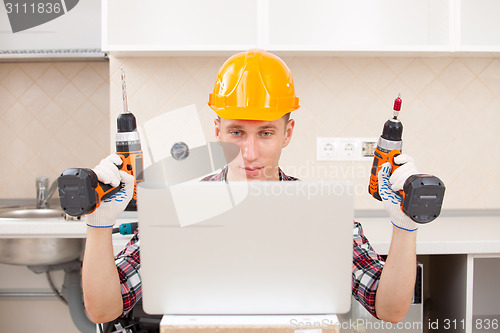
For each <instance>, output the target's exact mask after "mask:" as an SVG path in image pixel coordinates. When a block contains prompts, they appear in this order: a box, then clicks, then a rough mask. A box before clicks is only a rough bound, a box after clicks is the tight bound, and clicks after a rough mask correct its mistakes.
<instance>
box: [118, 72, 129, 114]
mask: <svg viewBox="0 0 500 333" xmlns="http://www.w3.org/2000/svg"><path fill="white" fill-rule="evenodd" d="M120 70H121V71H122V75H121V78H122V97H123V113H130V111H129V110H128V103H127V85H126V84H125V71H124V70H123V67H121V68H120Z"/></svg>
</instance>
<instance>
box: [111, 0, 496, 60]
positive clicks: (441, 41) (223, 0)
mask: <svg viewBox="0 0 500 333" xmlns="http://www.w3.org/2000/svg"><path fill="white" fill-rule="evenodd" d="M499 14H500V1H497V0H378V1H373V0H351V1H345V0H307V1H306V0H212V1H205V0H183V1H179V0H177V1H173V0H145V1H138V0H103V28H102V31H103V37H102V42H103V45H102V49H103V51H105V52H108V53H111V54H113V55H118V56H119V55H128V56H151V55H199V54H200V52H203V55H207V54H218V53H219V54H220V53H222V54H225V53H227V54H231V53H233V52H234V51H237V50H245V49H249V48H254V47H259V48H264V49H267V50H270V51H278V52H279V51H282V52H291V53H299V52H307V53H308V54H314V53H317V54H336V53H339V52H343V53H345V52H354V53H356V54H357V55H371V54H373V53H375V54H387V53H389V54H397V53H399V54H423V55H428V54H429V52H434V53H441V54H450V53H454V52H500V20H498V19H497V17H498V16H499Z"/></svg>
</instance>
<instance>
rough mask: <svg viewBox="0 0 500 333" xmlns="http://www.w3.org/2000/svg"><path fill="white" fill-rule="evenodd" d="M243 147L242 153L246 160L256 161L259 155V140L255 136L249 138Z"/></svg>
mask: <svg viewBox="0 0 500 333" xmlns="http://www.w3.org/2000/svg"><path fill="white" fill-rule="evenodd" d="M242 148H243V149H242V155H243V159H244V160H247V161H254V160H256V159H257V157H258V156H259V154H258V147H257V142H256V140H255V138H253V137H249V138H247V139H246V140H245V143H244V144H243V147H242Z"/></svg>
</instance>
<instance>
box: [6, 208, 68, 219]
mask: <svg viewBox="0 0 500 333" xmlns="http://www.w3.org/2000/svg"><path fill="white" fill-rule="evenodd" d="M63 216H64V212H63V211H62V210H61V209H49V208H47V209H36V208H9V209H2V210H0V218H3V219H46V218H62V217H63Z"/></svg>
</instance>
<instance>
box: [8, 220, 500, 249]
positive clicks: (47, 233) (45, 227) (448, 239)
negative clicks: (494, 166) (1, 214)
mask: <svg viewBox="0 0 500 333" xmlns="http://www.w3.org/2000/svg"><path fill="white" fill-rule="evenodd" d="M366 215H367V214H356V216H359V217H356V220H357V221H359V222H361V223H362V226H363V229H364V232H365V235H366V237H367V238H368V239H369V241H370V243H371V244H372V246H373V248H374V249H375V250H376V251H377V252H378V253H379V254H387V252H388V250H389V244H390V240H391V234H392V224H391V223H389V221H388V218H387V217H383V214H380V213H377V214H372V215H377V216H375V217H374V216H366ZM459 215H460V216H459ZM134 221H137V212H124V213H123V214H122V215H121V216H120V218H119V219H118V222H117V225H119V224H121V223H125V222H134ZM85 235H86V225H85V220H84V218H83V219H82V220H81V221H65V220H62V219H40V220H34V219H33V220H15V221H13V220H8V219H0V238H34V237H46V238H48V237H50V238H54V237H55V238H85ZM123 237H128V238H129V237H130V236H123ZM467 253H500V214H498V212H496V211H495V212H489V213H484V212H482V211H471V212H469V213H467V212H465V213H464V212H462V213H460V214H458V213H456V212H455V213H446V212H443V214H442V216H440V217H439V218H438V219H437V220H435V221H433V222H432V223H429V224H427V225H422V226H420V228H419V231H418V235H417V254H467Z"/></svg>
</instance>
